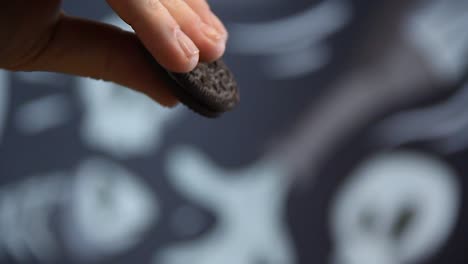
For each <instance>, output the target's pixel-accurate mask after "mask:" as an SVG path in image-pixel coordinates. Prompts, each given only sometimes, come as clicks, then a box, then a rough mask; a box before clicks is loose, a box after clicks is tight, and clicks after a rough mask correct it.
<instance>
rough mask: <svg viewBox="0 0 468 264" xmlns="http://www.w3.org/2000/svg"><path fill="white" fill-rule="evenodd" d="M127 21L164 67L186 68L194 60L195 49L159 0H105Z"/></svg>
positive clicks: (197, 52)
mask: <svg viewBox="0 0 468 264" xmlns="http://www.w3.org/2000/svg"><path fill="white" fill-rule="evenodd" d="M107 2H108V3H109V5H110V6H111V7H112V8H113V9H114V10H115V12H116V13H117V14H118V15H119V16H120V17H121V18H122V19H123V20H124V21H125V22H127V23H128V24H129V25H130V26H131V27H132V28H133V30H135V33H136V34H137V35H138V37H139V39H140V40H141V41H142V42H143V44H144V46H145V47H146V48H147V49H148V51H149V52H150V53H151V55H152V56H153V57H154V58H155V59H156V60H157V61H158V62H159V63H160V64H161V65H162V66H163V67H165V68H166V69H168V70H170V71H173V72H188V71H191V70H192V69H193V68H195V66H196V65H197V64H198V60H199V50H198V48H197V46H196V45H195V44H194V43H193V41H192V40H191V39H190V38H189V37H188V36H187V35H186V34H185V33H184V32H183V31H182V30H181V29H180V27H179V25H178V24H177V22H176V21H175V20H174V18H173V17H172V16H171V14H170V13H169V11H168V10H167V9H166V7H164V5H163V4H162V3H160V1H159V0H107Z"/></svg>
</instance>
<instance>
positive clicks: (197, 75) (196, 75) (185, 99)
mask: <svg viewBox="0 0 468 264" xmlns="http://www.w3.org/2000/svg"><path fill="white" fill-rule="evenodd" d="M169 75H170V76H171V77H172V79H174V80H175V81H176V82H177V84H178V85H177V87H174V89H173V92H174V95H175V96H176V97H177V98H178V99H179V100H180V101H181V102H182V103H183V104H185V105H186V106H188V107H189V108H190V109H192V110H193V111H195V112H197V113H199V114H201V115H204V116H207V117H217V116H219V115H220V114H221V113H223V112H226V111H229V110H231V109H232V108H234V106H236V105H237V103H238V102H239V91H238V89H237V83H236V81H235V80H234V76H233V74H232V73H231V71H230V70H229V68H228V67H227V66H226V64H224V62H223V61H222V60H217V61H214V62H210V63H204V62H202V63H199V64H198V66H197V67H196V68H195V69H194V70H193V71H191V72H189V73H174V72H169Z"/></svg>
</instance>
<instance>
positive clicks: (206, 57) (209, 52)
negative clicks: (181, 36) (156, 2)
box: [160, 0, 226, 61]
mask: <svg viewBox="0 0 468 264" xmlns="http://www.w3.org/2000/svg"><path fill="white" fill-rule="evenodd" d="M160 1H161V3H162V4H163V5H164V6H165V7H166V8H167V10H168V11H169V12H170V13H171V15H172V17H173V18H174V19H175V20H176V21H177V23H178V24H179V25H180V27H181V28H182V30H183V31H184V32H185V33H187V35H188V36H189V37H190V38H191V39H192V40H193V42H194V43H195V45H197V47H198V48H199V49H200V50H201V53H200V58H201V60H203V61H213V60H216V59H217V58H219V57H221V55H223V53H224V50H225V48H226V38H225V34H224V32H222V31H219V30H218V29H217V28H216V27H214V26H212V25H211V23H210V22H211V21H206V20H205V21H206V22H205V21H204V20H202V19H201V16H200V15H199V14H198V13H197V12H195V11H194V10H193V9H192V7H190V6H189V5H188V4H187V3H186V2H185V1H184V0H160ZM207 22H208V23H207Z"/></svg>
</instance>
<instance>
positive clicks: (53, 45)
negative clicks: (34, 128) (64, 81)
mask: <svg viewBox="0 0 468 264" xmlns="http://www.w3.org/2000/svg"><path fill="white" fill-rule="evenodd" d="M40 50H41V52H40V53H38V54H35V56H34V59H33V60H31V61H28V62H27V63H24V64H22V65H18V66H16V67H15V68H14V69H12V70H23V71H54V72H63V73H68V74H74V75H80V76H85V77H92V78H96V79H103V80H107V81H112V82H115V83H118V84H121V85H123V86H127V87H131V88H133V89H135V90H138V91H141V92H143V93H145V94H147V95H148V96H150V97H151V98H153V99H154V100H156V101H157V102H159V103H160V104H162V105H166V106H172V105H174V104H175V103H176V99H175V98H174V97H173V96H172V94H171V92H170V90H169V89H170V87H169V86H170V84H169V82H168V77H167V74H165V72H164V71H163V69H161V68H160V67H159V68H158V67H155V66H154V65H153V64H152V58H151V57H150V56H148V54H147V53H146V50H145V49H144V48H143V47H142V45H141V43H140V41H139V40H138V38H137V37H136V36H135V35H134V34H133V33H130V32H125V31H123V30H121V29H118V28H116V27H113V26H109V25H105V24H101V23H97V22H92V21H87V20H83V19H79V18H73V17H66V16H62V17H61V18H60V19H59V22H58V24H57V26H56V28H55V30H54V32H53V34H52V36H51V38H50V41H49V42H47V43H44V46H43V48H41V49H40Z"/></svg>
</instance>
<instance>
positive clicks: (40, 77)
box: [15, 72, 67, 86]
mask: <svg viewBox="0 0 468 264" xmlns="http://www.w3.org/2000/svg"><path fill="white" fill-rule="evenodd" d="M15 76H16V77H18V78H19V79H20V80H21V81H23V82H28V83H31V84H43V85H56V86H63V85H65V83H66V81H67V79H66V76H65V75H63V74H60V73H54V72H15Z"/></svg>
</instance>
